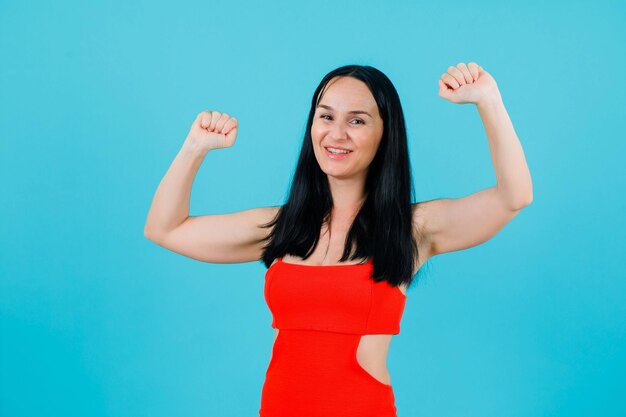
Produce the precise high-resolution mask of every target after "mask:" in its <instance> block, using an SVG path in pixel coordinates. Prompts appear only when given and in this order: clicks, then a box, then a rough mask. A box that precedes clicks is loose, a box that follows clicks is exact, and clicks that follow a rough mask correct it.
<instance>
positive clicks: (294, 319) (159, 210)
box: [145, 62, 532, 417]
mask: <svg viewBox="0 0 626 417" xmlns="http://www.w3.org/2000/svg"><path fill="white" fill-rule="evenodd" d="M439 96H440V97H442V98H444V99H446V100H449V101H451V102H453V103H472V104H475V105H476V106H477V108H478V111H479V113H480V116H481V118H482V121H483V123H484V126H485V130H486V134H487V139H488V141H489V149H490V151H491V157H492V161H493V165H494V168H495V173H496V180H497V181H496V185H494V186H492V187H489V188H486V189H484V190H481V191H478V192H476V193H474V194H471V195H468V196H465V197H463V198H442V199H436V200H429V201H423V202H417V203H413V194H414V191H413V183H412V178H411V170H410V163H409V154H408V147H407V136H406V128H405V122H404V116H403V112H402V107H401V105H400V99H399V97H398V94H397V92H396V89H395V88H394V86H393V84H392V83H391V81H390V80H389V79H388V78H387V77H386V76H385V75H384V74H383V73H382V72H380V71H379V70H377V69H375V68H373V67H371V66H359V65H348V66H343V67H341V68H337V69H335V70H333V71H331V72H330V73H328V74H327V75H326V76H325V77H324V78H323V79H322V80H321V82H320V84H319V85H318V87H317V89H316V90H315V92H314V94H313V99H312V102H311V108H310V111H309V117H308V123H307V128H306V133H305V136H304V141H303V143H302V149H301V152H300V156H299V160H298V164H297V167H296V172H295V175H294V178H293V183H292V184H291V187H290V193H289V197H288V200H287V202H286V203H285V204H284V205H282V206H274V207H261V208H255V209H250V210H244V211H240V212H236V213H230V214H216V215H206V216H189V199H190V192H191V186H192V182H193V179H194V177H195V175H196V172H197V170H198V168H199V166H200V164H201V163H202V161H203V159H204V157H205V156H206V154H207V152H209V151H212V150H215V149H219V148H227V147H230V146H232V145H233V144H234V143H235V137H236V135H237V126H238V121H237V120H236V119H235V118H234V117H231V116H229V115H228V114H226V113H219V112H216V111H204V112H201V113H200V114H198V116H197V117H196V120H195V121H194V122H193V124H192V126H191V130H190V131H189V134H188V136H187V138H186V140H185V142H184V144H183V146H182V148H181V150H180V152H179V153H178V155H177V156H176V158H175V160H174V162H173V163H172V165H171V167H170V168H169V170H168V171H167V173H166V175H165V177H164V178H163V180H162V181H161V183H160V184H159V187H158V189H157V191H156V194H155V196H154V200H153V202H152V206H151V207H150V212H149V213H148V218H147V221H146V225H145V236H146V237H147V238H148V239H150V240H152V241H154V242H155V243H157V244H159V245H161V246H163V247H165V248H168V249H170V250H172V251H174V252H177V253H180V254H183V255H185V256H188V257H191V258H194V259H198V260H201V261H205V262H212V263H236V262H251V261H257V260H262V261H263V262H264V264H265V266H266V267H268V270H267V273H266V275H265V290H264V291H265V293H264V295H265V300H266V302H267V304H268V307H269V308H270V311H271V312H272V317H273V320H272V327H273V328H274V329H275V337H274V344H273V347H272V354H271V357H270V362H269V366H268V368H267V371H266V379H265V382H264V384H263V390H262V394H261V407H260V409H259V414H260V415H261V416H262V417H278V416H280V417H284V416H290V417H293V416H298V417H308V416H310V417H314V416H315V417H318V416H320V417H321V416H324V417H328V416H342V417H352V416H354V417H356V416H359V417H367V416H372V417H373V416H376V417H387V416H396V407H395V401H394V394H393V390H392V386H391V378H390V375H389V373H388V372H387V368H386V356H387V350H388V347H389V344H390V341H391V337H392V335H394V334H398V333H399V331H400V320H401V317H402V313H403V310H404V306H405V302H406V298H407V295H406V292H407V288H408V286H409V285H410V284H411V282H413V280H414V276H416V274H417V273H418V271H419V269H420V267H421V266H422V265H424V263H425V262H426V261H427V260H428V259H429V258H431V257H433V256H435V255H438V254H442V253H446V252H451V251H458V250H462V249H466V248H469V247H473V246H476V245H478V244H480V243H483V242H485V241H487V240H488V239H490V238H491V237H493V236H494V235H495V234H496V233H497V232H498V231H499V230H500V229H502V228H503V227H504V225H506V224H507V223H508V222H509V221H511V219H513V217H515V216H516V215H517V213H519V211H520V210H521V209H522V208H523V207H525V206H527V205H528V204H530V202H531V201H532V183H531V178H530V173H529V170H528V167H527V165H526V161H525V158H524V154H523V151H522V147H521V145H520V142H519V140H518V138H517V136H516V134H515V131H514V129H513V126H512V124H511V121H510V119H509V117H508V114H507V112H506V110H505V107H504V104H503V102H502V98H501V96H500V93H499V90H498V87H497V85H496V82H495V80H494V79H493V78H492V77H491V75H490V74H489V73H487V72H486V71H485V70H484V69H483V68H482V67H480V66H479V65H477V64H476V63H474V62H470V63H469V64H467V65H465V64H464V63H459V64H458V65H457V66H451V67H449V68H448V70H447V72H446V73H444V74H443V75H442V76H441V78H440V80H439Z"/></svg>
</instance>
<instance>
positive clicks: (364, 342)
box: [270, 223, 428, 384]
mask: <svg viewBox="0 0 626 417" xmlns="http://www.w3.org/2000/svg"><path fill="white" fill-rule="evenodd" d="M348 230H349V225H348V226H347V227H342V226H341V225H337V224H335V223H333V225H332V236H331V238H330V239H329V236H328V235H329V234H328V232H327V230H326V228H325V227H323V228H322V233H321V235H320V241H319V243H318V245H317V246H316V248H315V250H314V251H313V253H312V254H311V256H310V257H309V258H308V259H307V260H306V261H303V260H302V258H298V257H293V256H290V255H286V256H284V257H283V261H284V262H287V263H292V264H302V265H348V264H354V263H358V261H356V262H355V261H350V262H349V263H348V262H338V260H339V259H340V258H341V254H342V253H343V249H344V245H345V239H346V233H347V231H348ZM327 248H328V250H327ZM326 252H327V253H326ZM418 252H419V257H420V260H421V262H419V263H417V262H416V266H415V268H414V271H413V275H415V274H416V273H417V271H418V270H419V268H420V267H421V265H423V264H424V263H425V262H426V261H427V260H428V254H427V252H426V248H425V247H423V246H422V244H421V243H420V242H419V240H418ZM275 262H276V260H274V263H275ZM398 288H399V289H400V291H401V292H402V293H403V294H405V295H406V290H407V285H406V284H402V285H400V286H399V287H398ZM278 332H279V330H278V329H274V342H276V338H277V337H278ZM392 337H393V335H391V334H366V335H363V336H362V337H361V342H360V344H359V346H358V348H357V360H358V362H359V363H360V364H361V366H362V367H363V368H364V369H365V370H367V371H368V372H369V373H370V374H371V375H372V376H373V377H374V378H376V379H378V380H379V381H381V382H383V383H385V384H391V376H390V375H389V371H388V370H387V351H388V350H389V345H390V343H391V338H392ZM270 360H271V358H270Z"/></svg>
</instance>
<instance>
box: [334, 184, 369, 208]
mask: <svg viewBox="0 0 626 417" xmlns="http://www.w3.org/2000/svg"><path fill="white" fill-rule="evenodd" d="M328 185H329V187H330V192H331V194H332V196H333V211H334V212H336V213H347V214H353V213H354V212H356V211H358V209H359V208H360V207H361V205H363V202H364V201H365V197H366V196H365V181H364V180H363V179H353V178H351V179H337V178H334V177H330V176H329V177H328Z"/></svg>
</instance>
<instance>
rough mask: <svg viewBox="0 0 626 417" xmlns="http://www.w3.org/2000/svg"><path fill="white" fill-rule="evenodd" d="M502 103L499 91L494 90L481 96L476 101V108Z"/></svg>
mask: <svg viewBox="0 0 626 417" xmlns="http://www.w3.org/2000/svg"><path fill="white" fill-rule="evenodd" d="M502 104H504V103H503V101H502V96H501V95H500V92H499V91H495V92H494V93H491V94H487V95H485V96H484V97H483V98H481V99H480V100H479V101H478V102H477V103H476V107H478V109H479V110H480V109H487V108H493V107H497V106H500V105H502Z"/></svg>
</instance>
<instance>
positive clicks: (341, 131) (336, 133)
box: [330, 123, 348, 140]
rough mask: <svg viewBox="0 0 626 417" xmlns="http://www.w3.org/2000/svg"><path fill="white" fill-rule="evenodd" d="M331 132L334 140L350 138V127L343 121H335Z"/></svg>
mask: <svg viewBox="0 0 626 417" xmlns="http://www.w3.org/2000/svg"><path fill="white" fill-rule="evenodd" d="M330 134H331V136H332V138H333V139H334V140H346V139H348V129H347V127H346V126H345V125H344V124H343V123H333V125H332V127H331V128H330Z"/></svg>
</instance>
